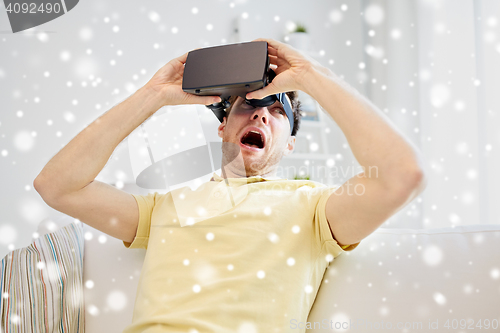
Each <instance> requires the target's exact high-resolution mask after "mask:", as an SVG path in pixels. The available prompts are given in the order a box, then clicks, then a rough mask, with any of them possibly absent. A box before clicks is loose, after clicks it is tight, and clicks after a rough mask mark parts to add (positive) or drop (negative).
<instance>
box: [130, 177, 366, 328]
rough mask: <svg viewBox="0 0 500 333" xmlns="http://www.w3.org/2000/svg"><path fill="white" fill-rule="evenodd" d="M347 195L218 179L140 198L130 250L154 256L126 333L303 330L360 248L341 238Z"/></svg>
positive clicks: (259, 180) (306, 185) (302, 183)
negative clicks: (334, 210) (328, 284)
mask: <svg viewBox="0 0 500 333" xmlns="http://www.w3.org/2000/svg"><path fill="white" fill-rule="evenodd" d="M337 187H338V186H335V187H327V186H326V185H324V184H321V183H318V182H314V181H309V180H287V179H280V178H277V177H265V178H263V177H261V176H254V177H248V178H227V179H224V178H221V177H220V176H218V175H217V174H216V173H214V174H213V178H212V179H211V181H209V182H206V183H204V184H202V185H201V186H200V187H198V188H197V189H196V190H195V191H192V190H191V189H190V188H189V187H183V188H180V189H176V190H173V191H170V192H168V193H166V194H159V193H158V192H155V193H150V194H148V195H145V196H143V195H134V198H135V199H136V201H137V204H138V206H139V215H140V218H139V226H138V229H137V234H136V237H135V239H134V241H133V242H132V243H128V242H123V243H124V245H125V246H126V247H127V248H131V249H132V248H144V249H147V252H146V257H145V261H144V264H143V268H142V271H141V276H140V280H139V285H138V290H137V296H136V300H135V304H134V313H133V318H132V324H131V325H129V326H128V327H127V328H126V329H125V331H124V333H139V332H141V333H167V332H176V333H180V332H186V333H206V332H217V333H239V332H259V333H279V332H299V330H297V329H296V328H294V327H296V326H293V325H292V323H296V322H301V321H302V322H305V321H306V320H307V317H308V315H309V312H310V309H311V307H312V305H313V302H314V299H315V297H316V294H317V291H318V289H319V286H320V283H321V281H322V278H323V275H324V273H325V270H326V268H327V266H328V265H329V264H330V262H331V261H332V260H333V259H334V258H335V257H337V256H339V255H340V254H341V253H343V252H344V251H350V250H352V249H354V248H355V247H356V246H357V245H358V244H359V243H356V244H352V245H347V246H345V247H344V249H342V248H341V247H340V246H339V245H338V244H337V242H336V241H335V239H334V238H333V237H332V233H331V231H330V228H329V225H328V222H327V220H326V216H325V205H326V201H327V199H328V197H329V195H330V194H331V193H333V191H335V189H336V188H337ZM304 331H305V330H304Z"/></svg>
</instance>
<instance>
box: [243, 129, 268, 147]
mask: <svg viewBox="0 0 500 333" xmlns="http://www.w3.org/2000/svg"><path fill="white" fill-rule="evenodd" d="M241 143H242V144H243V145H245V146H247V147H252V148H256V149H262V148H264V139H263V137H262V134H261V133H259V132H257V131H248V132H247V133H246V134H245V135H243V136H242V137H241Z"/></svg>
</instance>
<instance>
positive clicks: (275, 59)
mask: <svg viewBox="0 0 500 333" xmlns="http://www.w3.org/2000/svg"><path fill="white" fill-rule="evenodd" d="M269 63H271V64H274V65H278V66H283V65H288V61H286V60H283V59H281V58H279V57H274V56H270V57H269Z"/></svg>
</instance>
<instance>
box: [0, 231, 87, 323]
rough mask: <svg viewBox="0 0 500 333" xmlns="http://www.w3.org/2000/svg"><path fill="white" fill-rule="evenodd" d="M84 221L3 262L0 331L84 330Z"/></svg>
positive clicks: (51, 234) (7, 256)
mask: <svg viewBox="0 0 500 333" xmlns="http://www.w3.org/2000/svg"><path fill="white" fill-rule="evenodd" d="M83 247H84V241H83V225H82V223H71V224H69V225H66V226H65V227H63V228H60V229H58V230H57V231H55V232H53V233H49V234H46V235H43V236H41V237H39V238H38V239H36V240H35V241H33V242H32V243H31V244H30V245H29V246H27V247H25V248H21V249H16V250H14V251H12V252H10V253H9V254H7V255H6V256H5V257H4V258H3V259H2V261H1V263H0V290H1V295H2V298H1V303H0V304H1V306H0V328H1V329H0V332H2V333H8V332H83V328H84V319H85V318H84V317H85V312H84V307H83V304H84V296H83V289H82V277H83V255H84V253H83Z"/></svg>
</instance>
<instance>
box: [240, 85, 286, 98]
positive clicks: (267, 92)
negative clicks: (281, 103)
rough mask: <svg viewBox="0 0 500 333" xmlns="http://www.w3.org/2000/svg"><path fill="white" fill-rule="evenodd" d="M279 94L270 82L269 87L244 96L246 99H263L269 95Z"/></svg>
mask: <svg viewBox="0 0 500 333" xmlns="http://www.w3.org/2000/svg"><path fill="white" fill-rule="evenodd" d="M277 93H279V90H278V89H276V86H275V85H274V84H273V83H272V82H271V83H270V84H269V85H267V86H265V87H264V88H261V89H258V90H255V91H252V92H250V93H248V94H246V96H245V97H246V99H263V98H264V97H267V96H269V95H273V94H277Z"/></svg>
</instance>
